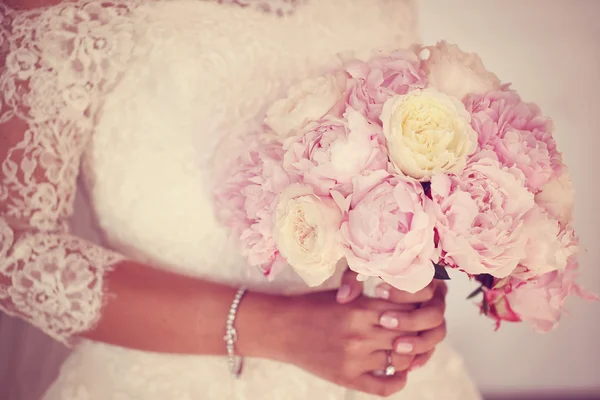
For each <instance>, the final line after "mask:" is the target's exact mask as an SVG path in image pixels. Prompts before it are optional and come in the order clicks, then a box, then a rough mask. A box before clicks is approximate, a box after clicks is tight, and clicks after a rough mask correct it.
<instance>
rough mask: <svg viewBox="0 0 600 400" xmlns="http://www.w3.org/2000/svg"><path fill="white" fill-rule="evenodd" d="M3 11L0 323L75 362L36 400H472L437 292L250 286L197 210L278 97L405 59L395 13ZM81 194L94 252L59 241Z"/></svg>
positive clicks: (183, 2) (392, 6) (242, 4)
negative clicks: (22, 329) (348, 61)
mask: <svg viewBox="0 0 600 400" xmlns="http://www.w3.org/2000/svg"><path fill="white" fill-rule="evenodd" d="M9 3H11V6H10V8H8V7H7V6H4V5H0V34H1V36H0V55H1V57H0V68H1V69H0V94H1V96H0V161H1V162H2V168H1V171H0V184H1V186H0V307H1V308H2V309H3V310H4V311H5V312H6V313H8V314H9V315H16V316H19V317H21V318H23V319H24V320H26V321H28V322H29V323H31V324H32V325H34V326H37V327H38V328H40V329H42V330H43V331H44V332H45V333H47V334H48V335H50V336H51V337H53V338H54V339H57V340H59V341H61V342H63V343H65V344H67V345H69V346H72V348H73V350H72V352H71V354H70V355H69V357H68V359H67V361H66V362H65V363H64V365H63V366H62V368H61V372H60V375H59V377H58V379H57V380H56V381H55V382H54V383H53V384H52V385H51V387H50V389H49V390H48V391H47V392H46V394H45V397H44V398H45V399H48V400H58V399H61V400H63V399H64V400H66V399H73V400H75V399H77V400H111V399H114V400H129V399H132V400H133V399H144V400H168V399H176V400H185V399H190V400H191V399H219V400H220V399H225V400H226V399H236V400H240V399H248V400H259V399H290V400H293V399H310V398H313V399H331V400H338V399H369V398H373V396H374V395H375V396H377V395H381V396H392V398H394V399H411V400H425V399H435V400H440V399H448V400H452V399H456V400H458V399H460V400H476V399H479V398H480V396H479V394H478V392H477V390H476V389H475V388H474V385H473V384H472V382H471V380H470V378H469V376H468V374H467V373H466V371H465V369H464V367H463V364H462V361H461V359H460V358H459V357H458V356H457V355H456V354H455V353H454V352H453V351H452V350H451V349H449V348H448V347H447V346H446V345H445V344H444V343H440V342H441V341H442V339H443V338H444V336H445V324H444V318H443V317H444V315H443V313H444V297H445V286H444V285H441V284H432V285H430V286H429V287H427V288H426V289H424V290H423V291H421V292H418V293H416V294H414V295H410V294H408V293H404V292H400V291H397V290H393V289H391V288H389V287H386V286H384V285H379V286H377V287H376V288H375V290H374V291H372V292H370V293H372V294H373V296H370V297H367V296H364V295H363V294H362V291H363V289H362V286H361V284H360V283H359V282H357V281H356V279H355V278H356V277H355V276H354V275H353V274H352V273H350V272H348V271H344V268H343V266H340V267H341V268H340V272H339V274H337V276H336V277H335V278H334V279H331V280H330V281H328V282H326V283H325V284H324V285H323V286H322V287H320V288H319V290H318V292H312V293H308V291H307V289H306V287H305V286H304V285H303V284H302V281H301V280H300V279H298V278H297V277H295V276H293V273H291V272H290V273H289V275H286V276H279V277H278V278H277V279H276V280H275V281H274V282H266V281H265V279H264V278H263V277H262V276H255V275H253V273H252V272H247V271H246V270H245V268H244V266H243V265H244V262H243V259H242V258H241V256H240V255H239V254H237V253H236V251H235V248H234V247H232V245H231V243H230V242H229V241H228V240H227V235H226V232H225V231H224V229H223V228H222V227H220V225H219V224H218V222H217V221H216V220H215V217H214V209H213V204H212V203H211V193H212V186H213V184H214V182H212V179H211V178H212V177H213V176H214V170H215V168H218V165H219V164H220V163H223V162H224V160H226V159H227V153H226V152H224V151H220V150H219V149H221V148H222V147H223V146H220V145H221V144H223V142H226V141H231V140H232V139H234V138H235V135H236V134H238V133H240V132H248V131H251V130H252V128H254V127H257V126H259V124H260V120H259V118H258V117H259V116H260V115H261V114H262V113H264V110H265V107H266V106H267V105H268V104H269V103H271V102H273V101H274V100H275V99H277V98H278V97H281V96H282V95H283V94H285V92H286V89H287V88H288V87H289V86H290V85H292V84H294V83H295V82H297V81H299V80H301V79H304V78H306V77H309V76H312V75H316V74H319V73H322V72H323V71H324V70H326V69H329V68H331V67H334V66H336V65H338V64H339V63H340V62H341V60H342V59H344V57H349V56H354V57H360V56H361V55H364V54H368V52H369V51H372V50H391V49H394V48H400V47H405V46H408V45H410V44H411V43H414V42H416V41H417V35H416V32H415V31H416V27H415V16H414V13H413V4H412V3H411V1H410V0H262V1H258V0H214V1H206V0H205V1H202V0H173V1H162V0H154V1H152V0H79V1H66V0H65V1H60V0H44V1H42V0H20V1H19V0H10V1H9ZM78 178H80V179H81V181H82V182H83V183H84V185H85V187H86V189H87V193H88V195H89V198H90V203H91V206H92V209H93V213H94V219H95V223H96V224H95V225H96V226H97V228H98V229H99V231H100V232H101V233H102V238H103V240H102V246H100V245H98V244H94V243H92V242H88V241H85V240H84V239H82V238H79V237H77V236H75V235H72V234H70V233H69V229H68V223H69V218H70V217H71V216H72V213H73V201H74V197H75V192H76V185H77V180H78ZM224 335H225V336H226V339H227V340H224ZM434 350H435V353H434V352H433V351H434ZM242 356H243V357H244V358H243V359H242V358H241V357H242ZM418 367H422V368H419V369H418V370H417V368H418Z"/></svg>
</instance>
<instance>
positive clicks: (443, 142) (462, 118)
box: [381, 89, 477, 181]
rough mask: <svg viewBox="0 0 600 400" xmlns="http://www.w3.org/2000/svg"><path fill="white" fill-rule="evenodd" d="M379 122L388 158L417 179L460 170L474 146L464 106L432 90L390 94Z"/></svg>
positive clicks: (467, 114)
mask: <svg viewBox="0 0 600 400" xmlns="http://www.w3.org/2000/svg"><path fill="white" fill-rule="evenodd" d="M381 121H382V123H383V132H384V134H385V137H386V138H387V146H388V152H389V156H390V161H391V162H392V164H393V165H394V167H395V168H396V170H397V171H398V172H401V173H403V174H404V175H407V176H410V177H412V178H415V179H418V180H421V181H429V180H430V179H431V176H432V175H434V174H436V173H439V172H449V173H454V174H458V173H460V172H461V171H462V170H463V169H464V168H465V165H466V163H467V157H468V156H469V155H470V154H472V153H473V152H474V151H475V149H476V148H477V133H475V131H474V130H473V128H471V115H470V114H469V113H468V111H467V110H466V109H465V106H464V105H463V104H462V103H461V102H460V101H458V100H457V99H456V98H454V97H450V96H448V95H446V94H444V93H440V92H437V91H435V90H433V89H425V90H420V89H417V90H413V91H412V92H409V93H408V94H406V95H403V96H396V97H392V98H391V99H389V100H388V101H386V103H385V104H384V106H383V111H382V113H381Z"/></svg>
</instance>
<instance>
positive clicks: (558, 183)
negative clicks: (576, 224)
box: [535, 172, 575, 224]
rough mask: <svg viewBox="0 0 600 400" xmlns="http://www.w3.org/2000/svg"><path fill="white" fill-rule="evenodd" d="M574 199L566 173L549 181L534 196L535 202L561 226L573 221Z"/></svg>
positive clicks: (573, 191)
mask: <svg viewBox="0 0 600 400" xmlns="http://www.w3.org/2000/svg"><path fill="white" fill-rule="evenodd" d="M574 199H575V190H574V189H573V182H572V181H571V176H570V175H569V173H568V172H563V173H562V174H561V175H560V176H559V177H556V178H553V179H551V180H550V181H549V182H548V183H546V184H545V185H544V187H542V191H541V192H539V193H538V194H536V195H535V202H536V203H537V204H539V205H540V206H541V207H542V208H543V209H544V210H546V212H547V213H548V214H550V215H551V216H553V217H554V218H556V219H557V220H559V221H560V222H561V223H563V224H566V223H569V222H571V220H572V219H573V203H574Z"/></svg>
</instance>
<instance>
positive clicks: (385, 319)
mask: <svg viewBox="0 0 600 400" xmlns="http://www.w3.org/2000/svg"><path fill="white" fill-rule="evenodd" d="M379 323H380V324H381V326H383V327H384V328H390V329H393V328H397V327H398V319H397V318H395V317H392V316H391V315H382V316H381V318H380V319H379Z"/></svg>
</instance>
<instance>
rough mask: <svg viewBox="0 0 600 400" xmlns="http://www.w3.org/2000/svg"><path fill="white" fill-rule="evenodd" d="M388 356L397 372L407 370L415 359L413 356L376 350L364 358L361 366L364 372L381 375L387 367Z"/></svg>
mask: <svg viewBox="0 0 600 400" xmlns="http://www.w3.org/2000/svg"><path fill="white" fill-rule="evenodd" d="M388 355H389V356H390V358H391V362H392V365H393V366H394V368H395V369H396V371H398V372H402V371H406V370H408V369H409V368H410V367H411V366H412V365H413V361H414V358H415V356H413V355H402V354H396V353H394V352H392V351H386V350H377V351H374V352H373V353H371V354H370V355H368V356H367V357H365V360H364V363H363V364H361V366H362V367H363V368H364V371H372V372H374V373H375V374H376V375H381V374H383V371H385V369H386V368H387V366H388V362H389V360H388Z"/></svg>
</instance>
